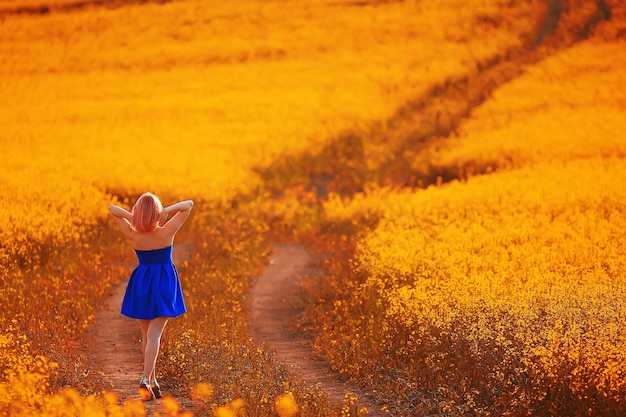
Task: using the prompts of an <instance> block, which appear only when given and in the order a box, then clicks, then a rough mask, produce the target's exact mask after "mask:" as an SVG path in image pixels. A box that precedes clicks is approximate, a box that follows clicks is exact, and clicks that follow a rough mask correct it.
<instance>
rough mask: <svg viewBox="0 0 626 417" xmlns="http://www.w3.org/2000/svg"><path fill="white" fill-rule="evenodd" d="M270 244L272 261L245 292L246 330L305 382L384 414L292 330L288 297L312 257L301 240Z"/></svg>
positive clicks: (333, 397)
mask: <svg viewBox="0 0 626 417" xmlns="http://www.w3.org/2000/svg"><path fill="white" fill-rule="evenodd" d="M273 247H274V255H273V256H272V263H271V264H270V265H269V266H268V267H267V268H266V269H265V271H264V273H263V275H262V276H261V277H259V278H258V280H257V282H256V283H255V284H254V286H252V288H251V289H250V292H249V297H250V298H249V300H248V303H249V306H248V310H249V323H248V330H249V332H250V334H251V335H252V337H253V339H254V340H255V342H256V343H257V344H258V345H266V346H267V347H269V348H271V349H274V350H275V354H276V357H277V358H278V359H279V360H281V361H283V362H285V363H287V364H289V365H295V366H296V367H297V368H298V370H299V371H300V375H301V376H302V378H303V379H304V380H305V381H306V382H307V383H308V384H310V385H312V386H314V385H319V386H320V388H321V389H322V391H324V392H325V393H327V394H328V396H329V397H330V399H331V400H333V401H336V402H341V401H342V400H343V399H344V397H345V396H346V394H352V395H354V396H355V397H356V398H357V399H358V401H359V405H360V406H362V407H366V408H367V410H368V413H369V414H368V415H369V416H376V417H378V416H386V415H388V414H386V413H384V412H383V411H381V407H382V406H381V405H378V404H376V403H375V402H374V401H373V399H372V396H371V395H370V394H369V393H367V392H366V391H364V390H362V389H361V388H359V387H358V386H356V385H353V384H350V383H349V382H342V381H341V380H340V378H339V375H338V374H337V373H335V372H333V371H332V370H331V368H330V365H329V364H328V362H326V361H325V360H323V359H321V358H320V357H319V353H317V352H315V351H314V350H313V349H311V348H310V347H308V346H307V343H306V342H305V340H304V339H303V338H302V337H301V336H300V335H299V334H298V333H296V332H295V331H294V330H293V327H292V325H293V323H294V309H293V306H292V305H291V303H290V302H289V300H290V299H292V298H293V296H294V293H295V292H297V291H298V289H299V283H300V280H301V278H303V277H305V276H306V275H307V274H308V273H310V272H312V271H313V270H314V267H313V264H312V258H311V254H310V253H309V251H308V250H307V248H306V247H305V246H304V245H303V244H301V243H277V244H274V245H273Z"/></svg>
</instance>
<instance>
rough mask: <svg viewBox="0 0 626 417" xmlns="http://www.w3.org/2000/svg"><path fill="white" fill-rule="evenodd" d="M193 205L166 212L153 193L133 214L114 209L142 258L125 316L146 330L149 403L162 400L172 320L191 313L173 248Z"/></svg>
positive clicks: (144, 382)
mask: <svg viewBox="0 0 626 417" xmlns="http://www.w3.org/2000/svg"><path fill="white" fill-rule="evenodd" d="M192 207H193V201H191V200H186V201H181V202H180V203H176V204H173V205H171V206H169V207H165V208H163V205H162V204H161V201H160V200H159V199H158V197H157V196H155V195H154V194H152V193H145V194H143V195H142V196H140V197H139V198H138V199H137V202H136V203H135V205H134V206H133V209H132V212H129V211H128V210H125V209H123V208H122V207H119V206H116V205H114V204H110V205H109V212H110V213H111V216H112V217H113V220H114V221H115V223H117V225H118V226H119V228H120V230H121V231H122V233H123V234H124V236H126V239H127V240H128V241H129V243H130V245H131V246H132V247H133V249H134V250H135V253H136V254H137V257H138V258H139V265H138V266H137V267H136V268H135V270H134V271H133V272H132V274H131V276H130V280H129V281H128V286H127V287H126V293H125V295H124V301H123V302H122V314H123V315H125V316H128V317H131V318H134V319H137V320H138V322H139V327H140V328H141V336H142V339H141V340H142V348H143V359H144V367H143V375H142V377H141V380H140V381H139V388H140V391H141V394H142V396H143V397H144V398H145V399H147V400H151V399H154V398H161V387H160V386H159V384H158V382H157V380H156V372H155V367H156V359H157V356H158V353H159V345H160V343H161V335H162V334H163V330H164V329H165V325H166V324H167V320H168V319H169V318H171V317H177V316H180V315H181V314H183V313H185V312H186V311H187V309H186V307H185V301H184V299H183V293H182V290H181V286H180V280H179V278H178V272H177V271H176V267H175V266H174V263H173V261H172V247H173V244H174V236H175V235H176V232H178V230H179V229H180V228H181V226H182V225H183V223H184V222H185V220H187V217H189V213H190V212H191V208H192ZM170 215H171V217H170Z"/></svg>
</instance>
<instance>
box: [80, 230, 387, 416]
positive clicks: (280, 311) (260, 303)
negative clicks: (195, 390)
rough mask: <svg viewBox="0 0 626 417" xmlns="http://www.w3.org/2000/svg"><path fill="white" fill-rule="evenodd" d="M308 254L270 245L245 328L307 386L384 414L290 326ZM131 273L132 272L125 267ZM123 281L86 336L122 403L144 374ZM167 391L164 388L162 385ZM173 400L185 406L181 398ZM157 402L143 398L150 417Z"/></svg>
mask: <svg viewBox="0 0 626 417" xmlns="http://www.w3.org/2000/svg"><path fill="white" fill-rule="evenodd" d="M189 249H190V245H189V244H188V243H187V242H185V243H183V244H178V245H176V246H175V247H174V261H175V262H176V263H180V262H182V261H184V260H185V259H186V258H187V257H188V256H189V253H190V251H189ZM311 260H312V259H311V255H310V253H309V252H308V250H307V249H306V247H305V246H304V245H302V244H298V243H281V244H275V245H274V255H273V257H272V263H271V265H269V266H268V267H267V268H266V269H265V271H264V273H263V274H262V275H261V277H259V279H258V280H257V282H256V284H255V286H254V287H253V288H252V289H251V290H250V300H249V309H250V312H249V313H250V314H249V317H250V323H249V330H250V333H251V334H252V336H253V337H254V339H255V340H256V342H257V343H259V344H264V345H266V346H267V347H269V348H271V349H275V351H276V355H277V357H278V358H279V359H280V360H282V361H284V362H286V363H287V364H289V365H295V366H296V367H297V368H298V369H299V370H300V372H301V375H302V377H303V378H304V379H305V381H307V382H308V383H310V384H311V385H315V384H320V387H321V389H322V390H324V391H325V392H326V393H328V395H329V397H330V398H331V399H332V400H335V401H341V400H342V399H343V398H344V395H345V394H346V393H348V392H350V393H352V394H353V395H355V396H356V397H357V398H358V399H359V403H360V404H361V405H362V406H365V407H367V409H368V410H369V415H370V416H383V415H385V414H383V413H382V412H378V411H377V410H378V409H379V408H380V407H377V406H376V405H375V404H374V403H373V402H372V400H371V398H370V397H369V396H368V394H367V393H365V392H363V391H361V390H360V389H359V388H358V387H355V386H353V385H350V384H346V383H343V382H341V381H340V380H339V379H338V378H337V375H336V374H335V373H333V372H332V371H331V370H330V367H329V366H328V363H327V362H325V361H323V360H320V359H319V357H318V356H317V354H316V353H315V352H314V351H313V350H311V349H310V348H308V347H307V346H306V344H305V342H304V341H303V340H302V339H301V337H300V336H299V335H297V334H296V333H294V332H293V331H292V329H291V323H292V319H293V307H292V305H291V304H290V303H289V300H290V299H291V297H292V294H293V293H294V291H296V290H297V289H298V286H299V282H300V279H301V278H302V277H304V276H305V275H306V274H307V273H308V272H311V270H312V268H313V266H312V263H311ZM129 272H130V271H129ZM125 290H126V281H124V282H122V283H121V284H119V285H117V286H116V287H113V288H112V289H111V294H110V296H109V298H108V300H107V304H106V306H105V308H103V309H102V310H100V311H99V312H97V313H96V318H95V324H94V325H92V326H91V327H90V328H89V330H88V332H87V334H88V336H89V338H90V340H91V342H92V343H91V344H90V346H89V347H88V349H87V354H88V355H89V358H90V360H91V361H92V367H93V369H97V370H99V371H101V372H102V373H103V377H104V379H105V381H106V382H107V384H110V385H109V387H107V388H108V389H109V390H110V391H113V392H115V393H117V394H118V395H119V398H120V401H121V402H124V401H126V400H129V399H139V398H140V396H139V391H138V385H139V378H140V377H141V372H142V357H141V356H142V355H141V339H140V338H141V333H140V331H139V328H138V327H137V325H136V324H135V323H134V320H132V319H129V318H126V317H124V316H122V315H121V314H120V308H121V305H122V299H123V298H124V291H125ZM162 385H163V388H164V390H165V393H166V394H167V386H166V385H165V384H162ZM177 400H178V401H179V402H180V403H182V404H184V403H185V401H184V400H183V399H180V398H177ZM159 404H160V401H158V400H157V401H149V402H145V403H144V405H145V407H146V410H147V412H148V415H152V413H153V411H155V410H158V406H159Z"/></svg>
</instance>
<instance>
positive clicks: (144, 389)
mask: <svg viewBox="0 0 626 417" xmlns="http://www.w3.org/2000/svg"><path fill="white" fill-rule="evenodd" d="M139 395H141V399H142V400H144V401H151V400H154V397H155V395H154V391H152V387H151V386H150V383H149V382H148V378H146V377H141V380H140V381H139Z"/></svg>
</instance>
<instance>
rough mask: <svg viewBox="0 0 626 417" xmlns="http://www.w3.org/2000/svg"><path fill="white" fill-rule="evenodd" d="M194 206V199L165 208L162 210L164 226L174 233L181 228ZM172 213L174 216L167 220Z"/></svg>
mask: <svg viewBox="0 0 626 417" xmlns="http://www.w3.org/2000/svg"><path fill="white" fill-rule="evenodd" d="M192 207H193V201H192V200H185V201H181V202H178V203H176V204H172V205H171V206H167V207H164V208H163V211H162V212H161V224H162V225H163V227H164V228H166V229H170V230H172V231H173V232H174V233H175V232H176V231H178V229H180V227H181V226H182V225H183V223H184V222H185V220H187V217H189V213H190V212H191V208H192ZM170 214H172V217H171V218H170V219H169V220H167V217H168V216H169V215H170Z"/></svg>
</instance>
